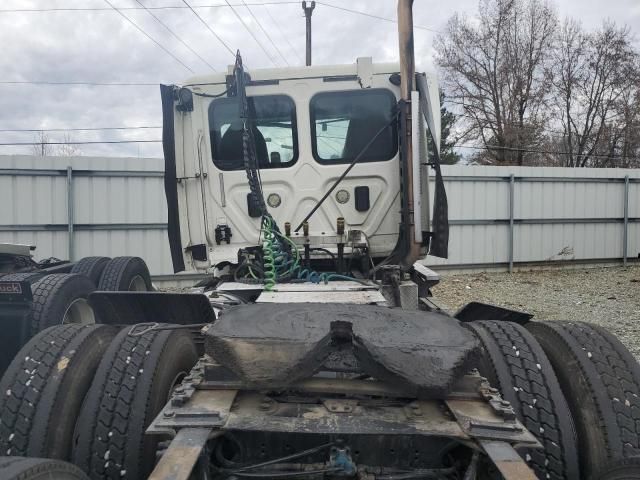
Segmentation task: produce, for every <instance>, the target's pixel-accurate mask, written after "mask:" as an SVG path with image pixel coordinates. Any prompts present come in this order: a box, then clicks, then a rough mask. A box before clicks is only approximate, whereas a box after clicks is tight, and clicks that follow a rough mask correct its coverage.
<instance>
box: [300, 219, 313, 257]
mask: <svg viewBox="0 0 640 480" xmlns="http://www.w3.org/2000/svg"><path fill="white" fill-rule="evenodd" d="M302 234H303V235H304V264H305V267H307V268H311V245H310V244H309V222H302Z"/></svg>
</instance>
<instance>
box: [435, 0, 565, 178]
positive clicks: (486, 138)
mask: <svg viewBox="0 0 640 480" xmlns="http://www.w3.org/2000/svg"><path fill="white" fill-rule="evenodd" d="M477 20H478V21H477V22H475V21H471V20H469V19H467V18H466V17H464V16H460V15H458V14H456V15H454V16H453V17H452V18H451V19H450V20H449V22H448V24H447V29H446V32H445V33H444V34H442V35H440V36H439V37H438V38H437V40H436V50H437V59H438V63H439V64H440V66H441V67H442V69H443V71H444V84H445V90H446V91H447V95H448V96H449V98H450V99H451V101H452V102H455V103H458V104H459V105H461V107H462V110H463V112H464V115H463V116H464V119H465V120H466V124H467V130H466V132H465V138H473V139H480V140H481V141H482V143H483V145H484V146H485V147H486V148H487V153H486V154H484V155H480V156H479V158H478V159H477V160H479V161H480V162H481V163H496V164H517V165H523V164H525V163H527V159H528V158H529V157H530V156H531V154H532V153H534V150H536V149H537V148H539V146H540V145H541V143H542V141H543V125H544V123H545V122H544V120H545V113H546V110H545V108H544V107H545V100H546V97H547V93H548V87H549V84H550V82H549V78H548V75H547V71H548V70H547V69H545V61H546V59H548V57H549V53H550V50H551V48H552V41H553V31H554V29H555V27H556V24H557V19H556V15H555V12H554V10H553V9H552V8H551V7H550V5H549V4H548V3H547V2H546V1H545V0H481V1H480V11H479V18H478V19H477Z"/></svg>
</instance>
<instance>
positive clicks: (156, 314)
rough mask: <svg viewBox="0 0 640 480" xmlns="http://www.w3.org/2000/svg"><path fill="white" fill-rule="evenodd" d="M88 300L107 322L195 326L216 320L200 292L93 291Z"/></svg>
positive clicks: (101, 321)
mask: <svg viewBox="0 0 640 480" xmlns="http://www.w3.org/2000/svg"><path fill="white" fill-rule="evenodd" d="M89 303H90V304H91V306H92V307H93V309H94V311H95V312H96V314H97V315H98V317H99V318H100V323H105V324H108V325H133V324H136V323H175V324H178V325H195V324H200V323H212V322H214V321H215V319H216V318H215V314H214V313H213V309H212V308H211V304H210V303H209V300H208V299H207V297H206V296H204V295H202V294H199V293H168V292H93V293H92V294H91V295H89Z"/></svg>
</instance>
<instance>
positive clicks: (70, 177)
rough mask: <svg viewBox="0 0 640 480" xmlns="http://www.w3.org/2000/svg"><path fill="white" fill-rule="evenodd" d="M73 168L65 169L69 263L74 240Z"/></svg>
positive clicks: (71, 259) (71, 257)
mask: <svg viewBox="0 0 640 480" xmlns="http://www.w3.org/2000/svg"><path fill="white" fill-rule="evenodd" d="M73 204H74V201H73V168H72V167H71V166H68V167H67V234H68V242H69V251H68V257H69V261H73V258H74V256H73V251H74V241H73V240H74V238H73V222H74V214H73Z"/></svg>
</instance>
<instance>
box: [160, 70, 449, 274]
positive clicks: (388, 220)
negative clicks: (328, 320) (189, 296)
mask: <svg viewBox="0 0 640 480" xmlns="http://www.w3.org/2000/svg"><path fill="white" fill-rule="evenodd" d="M398 72H399V65H397V64H389V63H379V64H377V63H373V62H372V60H371V58H359V59H357V61H356V62H355V63H354V64H351V65H339V66H311V67H296V68H279V69H263V70H248V74H249V77H250V80H249V81H248V82H247V85H246V96H247V100H248V107H249V111H250V115H251V116H252V117H253V122H254V123H253V126H252V130H253V136H254V139H255V153H256V158H257V162H258V167H259V175H260V179H261V184H262V190H263V196H264V199H265V202H266V204H267V208H268V212H269V214H270V215H271V216H272V217H273V219H274V220H275V221H276V222H277V224H278V225H279V226H280V228H283V226H287V227H286V228H287V232H289V231H290V233H289V234H288V235H289V237H290V238H291V240H292V241H294V242H295V243H297V244H299V245H300V246H303V245H305V244H306V245H307V246H308V248H312V253H311V255H312V256H316V257H320V258H321V257H323V256H324V257H326V256H328V255H331V254H333V253H335V252H336V250H337V248H338V247H337V244H339V243H342V244H344V255H345V257H347V258H349V256H350V255H351V254H352V252H353V249H355V248H356V247H359V246H362V245H366V248H367V249H368V253H369V255H370V257H372V258H373V259H381V258H385V257H387V256H388V255H390V254H391V252H392V251H393V249H394V248H395V247H396V245H397V243H398V235H399V224H400V222H401V198H400V197H401V175H400V163H399V143H400V135H399V132H398V122H394V121H393V120H394V118H395V117H396V116H397V111H398V108H397V105H398V101H399V100H400V87H399V84H400V78H399V73H398ZM232 74H233V67H229V71H228V74H227V75H225V74H214V75H207V76H199V77H193V78H190V79H189V80H187V81H186V82H185V83H184V84H183V85H182V86H181V87H163V88H165V89H166V88H172V89H173V99H172V104H173V105H172V110H173V112H167V108H165V123H166V121H167V120H168V118H167V115H168V113H169V114H170V113H173V127H174V128H173V131H174V132H173V133H174V139H173V142H167V138H166V128H165V157H167V155H168V154H169V156H171V154H172V153H173V154H174V155H175V182H176V184H175V189H176V192H175V193H176V198H175V200H176V202H175V205H173V209H174V215H175V217H177V218H178V219H177V222H176V226H175V228H174V237H175V238H174V240H173V242H172V253H173V255H174V266H175V260H176V258H175V257H176V255H177V253H178V252H177V250H178V248H177V246H176V245H174V244H176V243H177V241H178V240H177V238H178V237H179V242H180V243H179V245H180V251H181V252H180V255H181V257H182V262H184V269H187V270H199V271H206V270H208V269H210V268H211V267H212V266H214V265H216V264H219V263H220V262H225V261H228V262H234V261H236V259H237V252H238V249H240V248H246V247H250V246H254V245H259V244H260V235H261V214H260V212H259V211H256V210H255V209H254V208H253V205H252V198H251V191H250V187H249V184H248V182H247V173H246V170H245V162H244V160H243V143H242V120H241V118H240V108H239V107H240V105H239V100H238V97H237V96H234V95H233V94H232V91H231V90H232V88H231V82H232V79H233V76H232ZM424 78H426V83H427V85H428V87H429V92H428V96H429V98H428V101H427V102H425V103H426V105H428V108H429V110H430V112H429V115H430V116H431V118H432V119H433V121H434V122H435V123H434V127H435V128H434V131H436V132H439V120H440V118H439V108H440V106H439V96H438V86H437V80H436V77H435V75H433V74H427V75H426V76H425V77H424ZM414 93H415V96H416V105H417V96H418V92H414ZM166 103H167V104H168V103H169V102H168V101H167V102H166ZM167 106H169V105H165V107H167ZM414 117H415V120H421V119H422V116H418V115H415V116H414ZM414 124H415V128H416V129H418V130H419V132H415V135H414V142H415V139H418V140H419V141H418V142H417V147H418V148H415V149H414V152H415V154H417V155H416V157H417V158H416V160H417V161H416V162H415V163H416V166H417V169H416V174H417V175H415V177H416V178H415V180H414V181H415V185H416V186H417V187H418V188H417V194H416V199H417V202H414V203H417V205H418V206H419V207H420V210H419V211H417V212H416V214H417V215H419V216H420V219H419V222H418V223H420V225H421V227H420V232H419V233H420V234H422V232H423V231H428V230H429V214H428V212H429V196H428V182H427V175H428V167H427V165H426V163H427V156H426V147H425V145H426V142H425V139H426V137H425V135H426V127H425V125H424V122H422V121H421V122H417V121H415V122H414ZM385 126H386V128H385ZM381 129H383V131H382V133H380V134H379V135H378V136H377V137H376V138H375V140H374V141H373V143H372V144H371V145H370V146H369V147H368V148H367V149H366V151H364V152H361V151H362V150H363V148H364V147H366V146H367V144H368V142H370V140H371V139H372V138H373V137H374V136H375V135H376V133H379V131H380V130H381ZM438 136H439V135H438ZM172 145H173V146H174V151H173V152H171V151H169V152H167V150H171V148H172ZM359 153H362V155H361V156H360V158H359V159H358V161H357V162H356V164H355V165H354V166H353V168H352V169H351V170H350V172H349V174H348V175H347V176H346V177H345V178H344V179H343V180H342V181H341V182H340V183H339V185H338V186H337V187H336V188H335V190H333V191H332V193H331V194H330V195H329V196H328V197H327V199H326V201H324V203H323V204H322V205H321V207H320V208H319V209H318V210H317V211H316V212H315V213H314V215H313V216H312V217H311V218H309V220H308V222H307V223H306V224H305V225H304V227H303V228H299V229H298V228H296V227H298V226H299V225H300V222H302V220H303V219H304V218H305V216H306V215H307V214H308V213H309V212H310V211H311V210H312V209H313V208H314V206H315V205H316V204H317V202H318V201H319V200H320V199H321V198H322V197H323V195H324V194H325V193H326V192H327V191H328V190H329V189H330V188H331V187H332V185H333V184H334V182H336V180H337V179H338V178H339V177H340V176H341V175H342V174H343V173H344V171H345V169H346V168H347V167H348V166H349V165H350V164H351V163H352V161H353V160H354V158H355V157H356V156H357V155H358V154H359ZM171 170H172V165H170V164H169V163H168V164H167V172H168V173H170V172H171ZM414 190H415V188H414ZM168 199H169V203H170V205H169V211H170V224H171V213H172V212H171V209H172V205H171V198H170V196H169V195H168ZM175 217H174V220H175ZM339 219H340V220H339ZM341 222H342V223H343V224H344V229H343V228H342V227H341V226H340V225H339V224H340V223H341ZM289 225H290V226H291V229H290V230H289ZM178 226H179V228H178ZM170 237H171V232H170ZM421 243H422V244H423V246H424V247H423V249H422V253H423V254H426V245H427V242H421ZM178 263H180V259H178ZM177 270H178V269H177Z"/></svg>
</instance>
